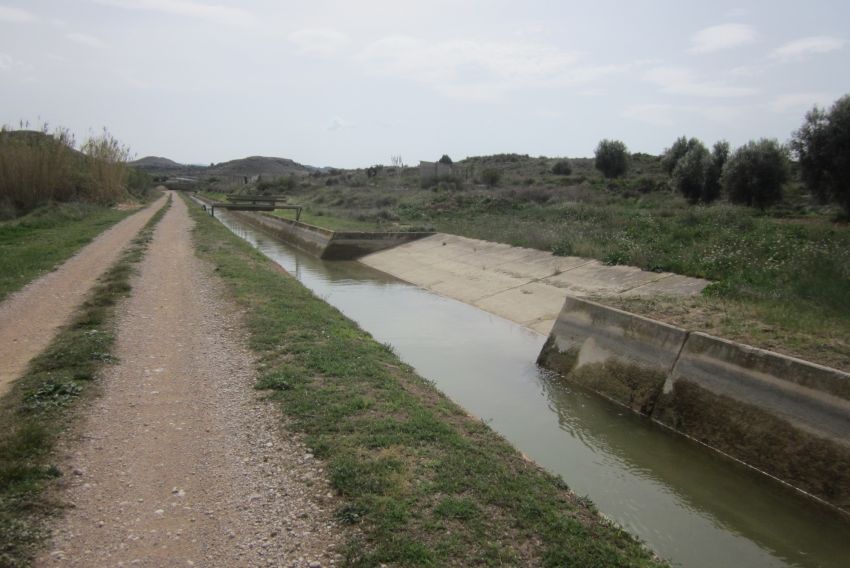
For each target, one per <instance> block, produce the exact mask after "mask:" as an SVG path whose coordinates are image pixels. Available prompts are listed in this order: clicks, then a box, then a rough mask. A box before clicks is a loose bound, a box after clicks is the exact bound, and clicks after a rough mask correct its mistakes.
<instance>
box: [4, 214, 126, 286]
mask: <svg viewBox="0 0 850 568" xmlns="http://www.w3.org/2000/svg"><path fill="white" fill-rule="evenodd" d="M131 213H133V211H127V210H124V211H119V210H117V209H112V208H109V207H103V206H98V205H91V204H85V203H51V204H49V205H45V206H43V207H39V208H38V209H36V210H34V211H32V212H31V213H29V214H28V215H25V216H24V217H21V218H20V219H16V220H14V221H6V222H2V223H0V301H2V300H3V299H4V298H6V296H8V295H9V294H11V293H12V292H15V291H16V290H20V289H21V288H23V287H24V286H26V285H27V284H28V283H29V282H31V281H32V280H34V279H35V278H37V277H39V276H41V275H42V274H44V273H46V272H49V271H50V270H52V269H53V268H55V267H56V266H57V265H59V264H61V263H62V262H64V261H65V260H67V259H68V258H70V257H71V256H72V255H73V254H74V253H76V252H77V251H78V250H80V249H81V248H82V247H83V246H85V245H87V244H88V243H89V242H91V241H92V239H94V238H95V237H96V236H97V235H99V234H100V233H102V232H103V231H104V230H106V229H108V228H109V227H111V226H112V225H114V224H115V223H117V222H118V221H120V220H122V219H124V218H125V217H127V216H128V215H130V214H131Z"/></svg>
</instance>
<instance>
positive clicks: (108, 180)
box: [0, 124, 130, 212]
mask: <svg viewBox="0 0 850 568" xmlns="http://www.w3.org/2000/svg"><path fill="white" fill-rule="evenodd" d="M21 126H22V128H21V129H19V130H15V129H11V128H9V127H7V126H4V127H2V129H0V209H5V210H12V211H13V212H14V211H17V212H26V211H29V210H30V209H33V208H35V207H37V206H38V205H40V204H42V203H46V202H48V201H70V200H74V199H79V200H83V201H90V202H94V203H99V204H103V205H109V204H112V203H115V202H117V201H119V200H121V199H123V198H124V197H126V196H127V188H126V186H127V182H128V177H129V167H128V165H127V161H128V160H129V158H130V150H129V149H128V148H127V147H126V146H124V145H122V144H121V143H120V142H119V141H118V140H116V139H115V138H114V137H113V136H112V135H111V134H109V132H108V131H107V130H106V129H104V130H103V131H102V132H101V133H100V134H98V135H94V136H91V137H89V139H88V140H86V142H85V143H84V144H83V145H82V146H81V148H80V151H77V150H75V148H74V146H75V141H74V137H73V136H72V135H71V133H70V132H69V131H68V130H67V129H64V128H56V129H54V130H53V131H50V130H49V129H48V127H47V125H43V126H42V127H40V128H39V129H37V130H26V129H24V128H23V124H22V125H21Z"/></svg>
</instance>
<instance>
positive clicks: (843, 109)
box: [791, 95, 850, 216]
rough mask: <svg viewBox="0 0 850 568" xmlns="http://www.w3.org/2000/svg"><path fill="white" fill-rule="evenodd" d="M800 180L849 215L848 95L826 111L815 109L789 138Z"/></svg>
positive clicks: (849, 125) (849, 130)
mask: <svg viewBox="0 0 850 568" xmlns="http://www.w3.org/2000/svg"><path fill="white" fill-rule="evenodd" d="M791 149H792V150H793V151H794V154H795V155H796V157H797V159H798V160H799V163H800V171H801V173H802V176H803V181H804V182H805V183H806V185H807V186H808V187H809V188H810V189H811V190H812V191H813V192H814V193H815V195H817V196H818V197H819V198H820V199H821V200H823V201H827V200H829V199H832V200H833V201H835V202H837V203H838V204H839V205H840V206H841V207H842V208H843V209H844V212H845V214H846V215H848V216H850V95H845V96H843V97H841V98H840V99H838V100H837V101H836V102H835V103H834V104H833V105H832V108H831V109H830V110H829V112H827V111H825V110H823V109H820V108H818V107H815V108H813V109H812V110H811V111H809V112H808V113H806V118H805V121H804V122H803V125H802V126H801V127H800V129H799V130H797V131H795V132H794V134H793V135H792V138H791Z"/></svg>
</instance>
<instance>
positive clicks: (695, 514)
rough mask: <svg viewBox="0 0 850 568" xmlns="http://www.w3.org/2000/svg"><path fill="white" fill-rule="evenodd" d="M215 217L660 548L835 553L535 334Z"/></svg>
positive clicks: (825, 534) (723, 463) (725, 463)
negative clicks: (570, 375) (560, 362)
mask: <svg viewBox="0 0 850 568" xmlns="http://www.w3.org/2000/svg"><path fill="white" fill-rule="evenodd" d="M217 217H218V219H219V220H220V221H221V222H222V223H223V224H224V225H225V226H227V227H228V228H229V229H230V230H231V231H233V232H234V233H236V234H237V235H238V236H240V237H241V238H243V239H244V240H246V241H247V242H248V243H250V244H251V245H252V246H253V247H256V248H257V249H258V250H259V251H261V252H262V254H263V255H264V256H266V257H268V258H270V259H272V260H273V261H274V262H275V263H276V264H277V265H279V266H281V267H283V268H284V269H285V270H286V271H287V272H289V273H290V274H291V275H292V276H294V277H295V278H296V279H298V281H299V282H301V283H302V284H303V285H304V286H306V287H307V288H308V289H309V290H311V291H312V293H313V294H314V295H315V296H318V297H319V298H321V299H322V300H323V301H325V302H327V303H329V304H330V305H332V306H334V307H335V308H336V309H339V310H340V311H341V312H342V313H343V314H345V316H346V317H348V318H351V319H352V320H354V321H356V322H357V323H358V325H359V326H361V327H362V328H363V329H364V330H366V331H368V332H369V333H370V334H371V335H372V337H373V338H374V339H375V340H377V341H378V342H379V343H382V344H384V345H386V346H388V347H391V348H392V350H393V352H394V353H396V354H397V355H398V357H399V358H400V359H401V360H403V361H404V362H405V363H407V364H409V365H411V366H412V367H413V368H414V369H415V371H416V373H417V375H419V376H421V377H423V378H425V379H426V380H427V381H429V382H430V383H432V384H433V385H434V386H435V387H436V388H438V389H439V390H440V391H442V392H443V393H445V395H446V396H448V397H449V398H450V399H451V400H452V401H453V402H454V403H456V404H459V405H460V406H461V407H462V408H464V409H465V410H466V411H468V413H470V414H472V415H474V416H477V417H478V418H479V419H480V420H481V421H482V422H484V423H486V424H487V425H488V426H489V427H491V428H492V429H493V430H495V431H496V432H498V433H499V434H500V435H502V436H504V437H505V438H506V439H507V440H508V441H509V442H510V443H511V444H512V445H513V446H514V447H516V448H517V449H518V450H519V451H521V452H522V453H523V454H524V455H527V456H528V457H529V458H530V459H532V460H534V461H535V462H536V463H538V464H540V465H541V466H543V467H544V468H545V469H546V470H547V471H549V472H551V473H553V474H555V475H560V476H562V478H563V479H564V480H566V481H567V482H568V483H569V486H570V488H571V489H572V490H573V492H574V493H575V494H577V495H587V496H588V497H589V499H592V501H593V502H594V503H595V504H596V506H598V508H599V510H600V511H601V512H602V513H603V514H604V515H605V516H606V517H608V518H611V519H613V520H615V521H616V522H617V523H618V524H620V525H621V526H623V527H624V528H626V530H628V531H629V532H631V533H632V534H635V535H638V536H639V538H641V539H643V540H644V541H645V542H647V543H648V545H649V546H650V547H651V548H652V549H653V550H655V551H657V552H658V553H659V554H660V555H661V556H662V557H663V558H667V559H669V560H670V561H671V562H673V563H674V564H676V565H683V566H689V567H693V568H709V567H714V566H727V565H744V566H753V567H764V568H768V567H776V566H788V567H792V566H793V567H798V568H799V567H807V568H808V567H811V568H814V567H820V568H824V567H830V568H831V567H833V566H834V567H836V568H837V567H839V566H842V567H843V563H842V561H841V559H842V558H846V557H847V555H848V554H850V548H848V546H849V545H848V542H847V540H846V538H845V535H846V534H847V531H848V524H847V519H846V517H844V516H842V515H841V514H840V513H838V512H837V511H836V510H834V509H831V508H828V507H824V506H823V505H822V504H820V503H818V502H817V501H815V500H813V499H810V498H807V497H806V496H804V495H802V494H801V493H799V492H797V491H795V490H793V489H791V488H790V487H788V486H786V485H784V484H781V483H773V482H770V481H769V480H767V479H766V478H765V476H764V475H762V474H761V473H759V472H756V471H755V470H753V469H752V468H748V467H746V466H743V465H742V464H739V463H738V462H736V461H734V460H729V459H727V458H725V457H724V456H722V455H721V454H719V453H718V452H713V451H706V449H705V448H704V447H703V446H702V445H700V444H695V443H693V442H692V441H691V440H689V439H688V438H686V437H685V436H680V435H676V434H675V433H672V432H671V431H670V430H669V429H667V428H665V427H662V426H660V425H659V424H657V423H656V422H653V421H651V420H647V419H645V418H644V417H642V416H641V415H639V414H638V413H633V412H628V411H624V409H623V408H622V407H621V406H619V405H617V404H614V403H612V402H610V401H609V400H608V399H606V398H605V397H601V396H598V395H596V394H594V393H593V392H592V391H590V390H589V389H584V388H581V387H579V386H577V385H576V384H575V383H573V382H570V381H565V380H563V379H561V378H560V377H558V376H557V375H556V374H555V373H552V372H550V371H548V370H546V369H542V368H540V367H538V366H537V365H535V359H536V358H537V356H538V354H539V353H540V351H541V348H542V347H543V344H544V342H545V340H546V336H543V335H540V334H538V333H535V332H532V331H531V330H529V329H527V328H525V327H523V326H520V325H518V324H515V323H513V322H511V321H509V320H507V319H504V318H501V317H498V316H495V315H492V314H490V313H488V312H485V311H483V310H481V309H478V308H476V307H474V306H472V305H469V304H466V303H462V302H460V301H457V300H454V299H451V298H447V297H445V296H442V295H439V294H436V293H433V292H430V291H428V290H424V289H422V288H420V287H418V286H414V285H411V284H409V283H406V282H403V281H401V280H399V279H397V278H394V277H392V276H390V275H388V274H386V273H384V272H381V271H378V270H375V269H372V268H371V267H368V266H366V265H364V264H362V263H360V262H355V261H332V262H328V261H323V260H321V259H319V258H317V257H316V256H315V255H311V254H309V253H306V252H303V250H302V249H299V248H296V247H293V246H291V245H288V244H286V243H284V242H283V241H282V240H281V239H279V238H277V237H275V236H272V235H270V234H269V233H267V232H263V231H259V230H255V229H254V228H252V227H249V226H247V225H245V224H243V223H241V222H240V221H238V220H236V219H235V218H233V217H232V216H231V215H229V214H227V213H223V214H222V215H217ZM293 309H294V308H293Z"/></svg>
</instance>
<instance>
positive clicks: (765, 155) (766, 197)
mask: <svg viewBox="0 0 850 568" xmlns="http://www.w3.org/2000/svg"><path fill="white" fill-rule="evenodd" d="M787 179H788V151H787V150H786V149H785V148H784V147H783V146H782V145H781V144H779V142H777V141H776V140H768V139H764V138H763V139H761V140H759V141H758V142H754V141H750V142H747V143H746V144H745V145H744V146H741V147H740V148H738V149H737V150H735V153H733V154H732V156H731V157H730V158H729V160H728V161H727V162H726V165H725V166H724V167H723V175H722V176H721V178H720V183H721V185H722V187H723V190H724V191H725V192H726V194H727V195H728V197H729V200H730V201H732V202H733V203H742V204H744V205H748V206H751V207H758V208H760V209H764V208H765V207H767V206H769V205H772V204H773V203H776V202H777V201H779V200H780V199H782V185H783V184H784V183H785V181H786V180H787Z"/></svg>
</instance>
